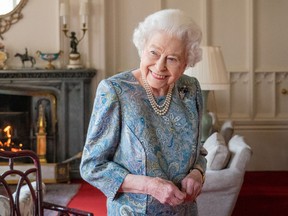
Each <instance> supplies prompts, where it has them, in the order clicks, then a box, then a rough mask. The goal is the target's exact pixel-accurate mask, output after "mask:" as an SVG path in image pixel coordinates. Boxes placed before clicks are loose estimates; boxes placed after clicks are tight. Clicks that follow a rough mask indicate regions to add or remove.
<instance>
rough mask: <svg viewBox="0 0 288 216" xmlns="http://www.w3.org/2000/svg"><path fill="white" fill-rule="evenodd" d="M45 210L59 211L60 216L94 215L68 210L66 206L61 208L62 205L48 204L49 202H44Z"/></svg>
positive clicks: (72, 209)
mask: <svg viewBox="0 0 288 216" xmlns="http://www.w3.org/2000/svg"><path fill="white" fill-rule="evenodd" d="M43 209H49V210H52V211H57V212H59V215H60V216H64V215H67V216H68V215H77V216H78V215H79V216H93V215H94V214H93V213H91V212H87V211H83V210H79V209H74V208H68V207H64V206H60V205H56V204H53V203H48V202H43Z"/></svg>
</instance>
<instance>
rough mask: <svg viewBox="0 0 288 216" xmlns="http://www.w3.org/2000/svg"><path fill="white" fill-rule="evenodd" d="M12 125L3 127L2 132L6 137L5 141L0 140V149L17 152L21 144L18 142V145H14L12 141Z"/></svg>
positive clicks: (20, 148)
mask: <svg viewBox="0 0 288 216" xmlns="http://www.w3.org/2000/svg"><path fill="white" fill-rule="evenodd" d="M12 131H13V128H12V126H10V125H8V126H6V127H5V128H4V129H3V132H4V133H5V136H4V137H6V138H7V140H6V141H4V142H2V141H1V140H0V151H12V152H18V151H21V150H22V146H23V144H22V143H20V144H19V145H18V146H16V145H15V143H14V142H13V141H12Z"/></svg>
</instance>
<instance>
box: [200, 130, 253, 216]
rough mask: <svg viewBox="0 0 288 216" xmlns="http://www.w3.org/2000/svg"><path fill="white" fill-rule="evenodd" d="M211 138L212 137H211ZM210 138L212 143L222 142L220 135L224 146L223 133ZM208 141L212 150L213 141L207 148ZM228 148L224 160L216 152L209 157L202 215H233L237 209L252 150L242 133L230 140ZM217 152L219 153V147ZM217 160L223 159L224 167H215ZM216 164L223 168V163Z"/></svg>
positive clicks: (201, 209)
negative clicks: (235, 207)
mask: <svg viewBox="0 0 288 216" xmlns="http://www.w3.org/2000/svg"><path fill="white" fill-rule="evenodd" d="M209 138H210V140H208V139H209ZM209 138H208V139H207V141H209V142H210V144H211V143H212V142H215V143H217V142H219V138H220V143H221V142H222V145H223V144H224V143H223V142H224V138H223V136H222V139H221V136H219V134H217V133H214V134H212V135H211V137H209ZM213 138H214V140H213ZM226 138H227V137H226ZM207 141H206V142H207ZM205 144H206V145H208V148H209V147H210V149H211V146H209V143H204V147H205ZM220 145H221V144H220ZM215 146H216V144H215ZM214 148H215V147H214ZM221 148H223V146H221ZM212 149H213V148H212ZM227 149H228V154H229V155H228V157H227V155H226V154H222V155H221V157H224V158H222V159H221V158H217V157H216V156H215V155H214V156H213V157H212V158H211V155H210V158H208V159H207V160H208V163H207V171H206V181H205V183H204V186H203V189H202V193H201V194H200V196H199V197H198V198H197V203H198V209H199V216H230V215H231V214H232V212H233V209H234V206H235V204H236V201H237V197H238V194H239V192H240V189H241V186H242V183H243V179H244V174H245V169H246V166H247V164H248V162H249V160H250V158H251V155H252V151H251V148H250V147H249V146H248V145H247V144H246V143H245V140H244V139H243V137H241V136H239V135H234V136H233V137H232V138H231V139H230V140H229V141H228V145H227ZM218 150H219V148H218ZM210 152H213V151H210ZM214 152H217V150H216V151H214ZM218 153H219V152H218ZM222 153H223V152H222ZM211 154H212V153H211ZM208 155H209V150H208ZM208 155H207V156H208ZM223 155H224V156H223ZM227 159H228V160H227ZM217 160H218V163H219V161H220V162H223V165H224V167H223V168H222V169H211V166H212V165H213V164H212V163H213V162H215V161H217ZM225 160H226V161H225ZM225 163H227V164H225ZM213 166H214V168H215V167H217V166H218V168H219V164H217V165H215V164H214V165H213Z"/></svg>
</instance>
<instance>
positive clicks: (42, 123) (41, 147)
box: [36, 104, 47, 163]
mask: <svg viewBox="0 0 288 216" xmlns="http://www.w3.org/2000/svg"><path fill="white" fill-rule="evenodd" d="M37 130H38V132H37V134H36V135H37V155H38V157H39V159H40V162H41V163H47V160H46V149H47V147H46V119H45V107H44V106H43V104H40V105H39V107H38V121H37Z"/></svg>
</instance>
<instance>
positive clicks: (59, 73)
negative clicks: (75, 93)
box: [0, 69, 96, 80]
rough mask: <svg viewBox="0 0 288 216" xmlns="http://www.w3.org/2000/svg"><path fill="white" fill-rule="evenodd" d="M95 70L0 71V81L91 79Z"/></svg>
mask: <svg viewBox="0 0 288 216" xmlns="http://www.w3.org/2000/svg"><path fill="white" fill-rule="evenodd" d="M95 73H96V71H95V69H77V70H75V69H74V70H68V69H55V70H43V69H19V70H0V79H11V80H14V79H16V80H17V79H47V78H48V79H66V78H70V79H73V78H74V79H79V78H80V79H83V78H84V79H90V78H93V77H94V75H95Z"/></svg>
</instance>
